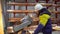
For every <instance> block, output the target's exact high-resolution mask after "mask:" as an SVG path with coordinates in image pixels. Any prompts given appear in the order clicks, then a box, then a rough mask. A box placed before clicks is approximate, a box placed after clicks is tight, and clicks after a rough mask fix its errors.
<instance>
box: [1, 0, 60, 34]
mask: <svg viewBox="0 0 60 34" xmlns="http://www.w3.org/2000/svg"><path fill="white" fill-rule="evenodd" d="M37 3H41V4H42V5H43V6H44V7H45V8H47V9H48V10H49V11H50V12H51V20H52V29H53V31H52V34H60V0H1V6H2V8H1V9H2V13H3V27H4V34H21V32H22V30H19V31H18V32H14V31H13V29H12V28H10V27H12V26H17V25H19V24H21V22H20V19H22V18H23V17H24V16H26V15H30V16H31V17H32V18H33V23H32V24H31V26H29V27H26V28H24V29H23V30H26V34H32V33H33V31H34V29H35V28H36V27H37V24H38V21H39V19H38V13H36V12H34V6H35V4H37ZM35 26H36V27H35ZM27 31H28V32H27ZM30 31H31V32H30ZM40 34H42V33H40Z"/></svg>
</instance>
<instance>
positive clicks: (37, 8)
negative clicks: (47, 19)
mask: <svg viewBox="0 0 60 34" xmlns="http://www.w3.org/2000/svg"><path fill="white" fill-rule="evenodd" d="M42 8H43V6H42V5H41V4H39V3H38V4H36V5H35V10H41V9H42Z"/></svg>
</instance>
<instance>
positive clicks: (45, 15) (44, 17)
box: [34, 8, 50, 34]
mask: <svg viewBox="0 0 60 34" xmlns="http://www.w3.org/2000/svg"><path fill="white" fill-rule="evenodd" d="M41 11H43V14H42V15H39V25H38V27H37V28H36V30H35V31H34V34H38V33H39V32H40V31H41V30H42V28H43V27H44V26H45V25H46V23H47V22H48V19H49V18H50V14H48V13H46V12H47V11H48V10H47V9H45V8H44V9H42V10H41ZM44 11H45V12H44Z"/></svg>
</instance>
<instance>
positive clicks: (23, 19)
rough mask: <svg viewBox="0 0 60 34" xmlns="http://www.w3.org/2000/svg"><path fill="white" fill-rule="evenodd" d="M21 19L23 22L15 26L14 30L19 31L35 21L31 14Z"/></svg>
mask: <svg viewBox="0 0 60 34" xmlns="http://www.w3.org/2000/svg"><path fill="white" fill-rule="evenodd" d="M21 21H22V23H21V24H20V25H17V26H13V29H14V32H17V31H19V30H21V29H23V28H24V27H27V26H28V25H30V24H31V23H32V22H33V20H32V18H31V17H30V16H29V15H27V16H25V17H24V18H22V19H21Z"/></svg>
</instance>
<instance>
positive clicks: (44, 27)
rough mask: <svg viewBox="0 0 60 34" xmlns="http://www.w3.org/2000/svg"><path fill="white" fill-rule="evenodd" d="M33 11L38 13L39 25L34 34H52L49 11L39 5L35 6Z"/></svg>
mask: <svg viewBox="0 0 60 34" xmlns="http://www.w3.org/2000/svg"><path fill="white" fill-rule="evenodd" d="M35 10H36V11H38V13H39V24H38V27H37V28H36V30H35V31H34V34H38V33H39V32H42V33H43V34H52V25H51V19H50V16H51V13H50V12H49V10H47V9H46V8H44V7H43V6H42V5H41V4H39V3H38V4H36V5H35Z"/></svg>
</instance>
